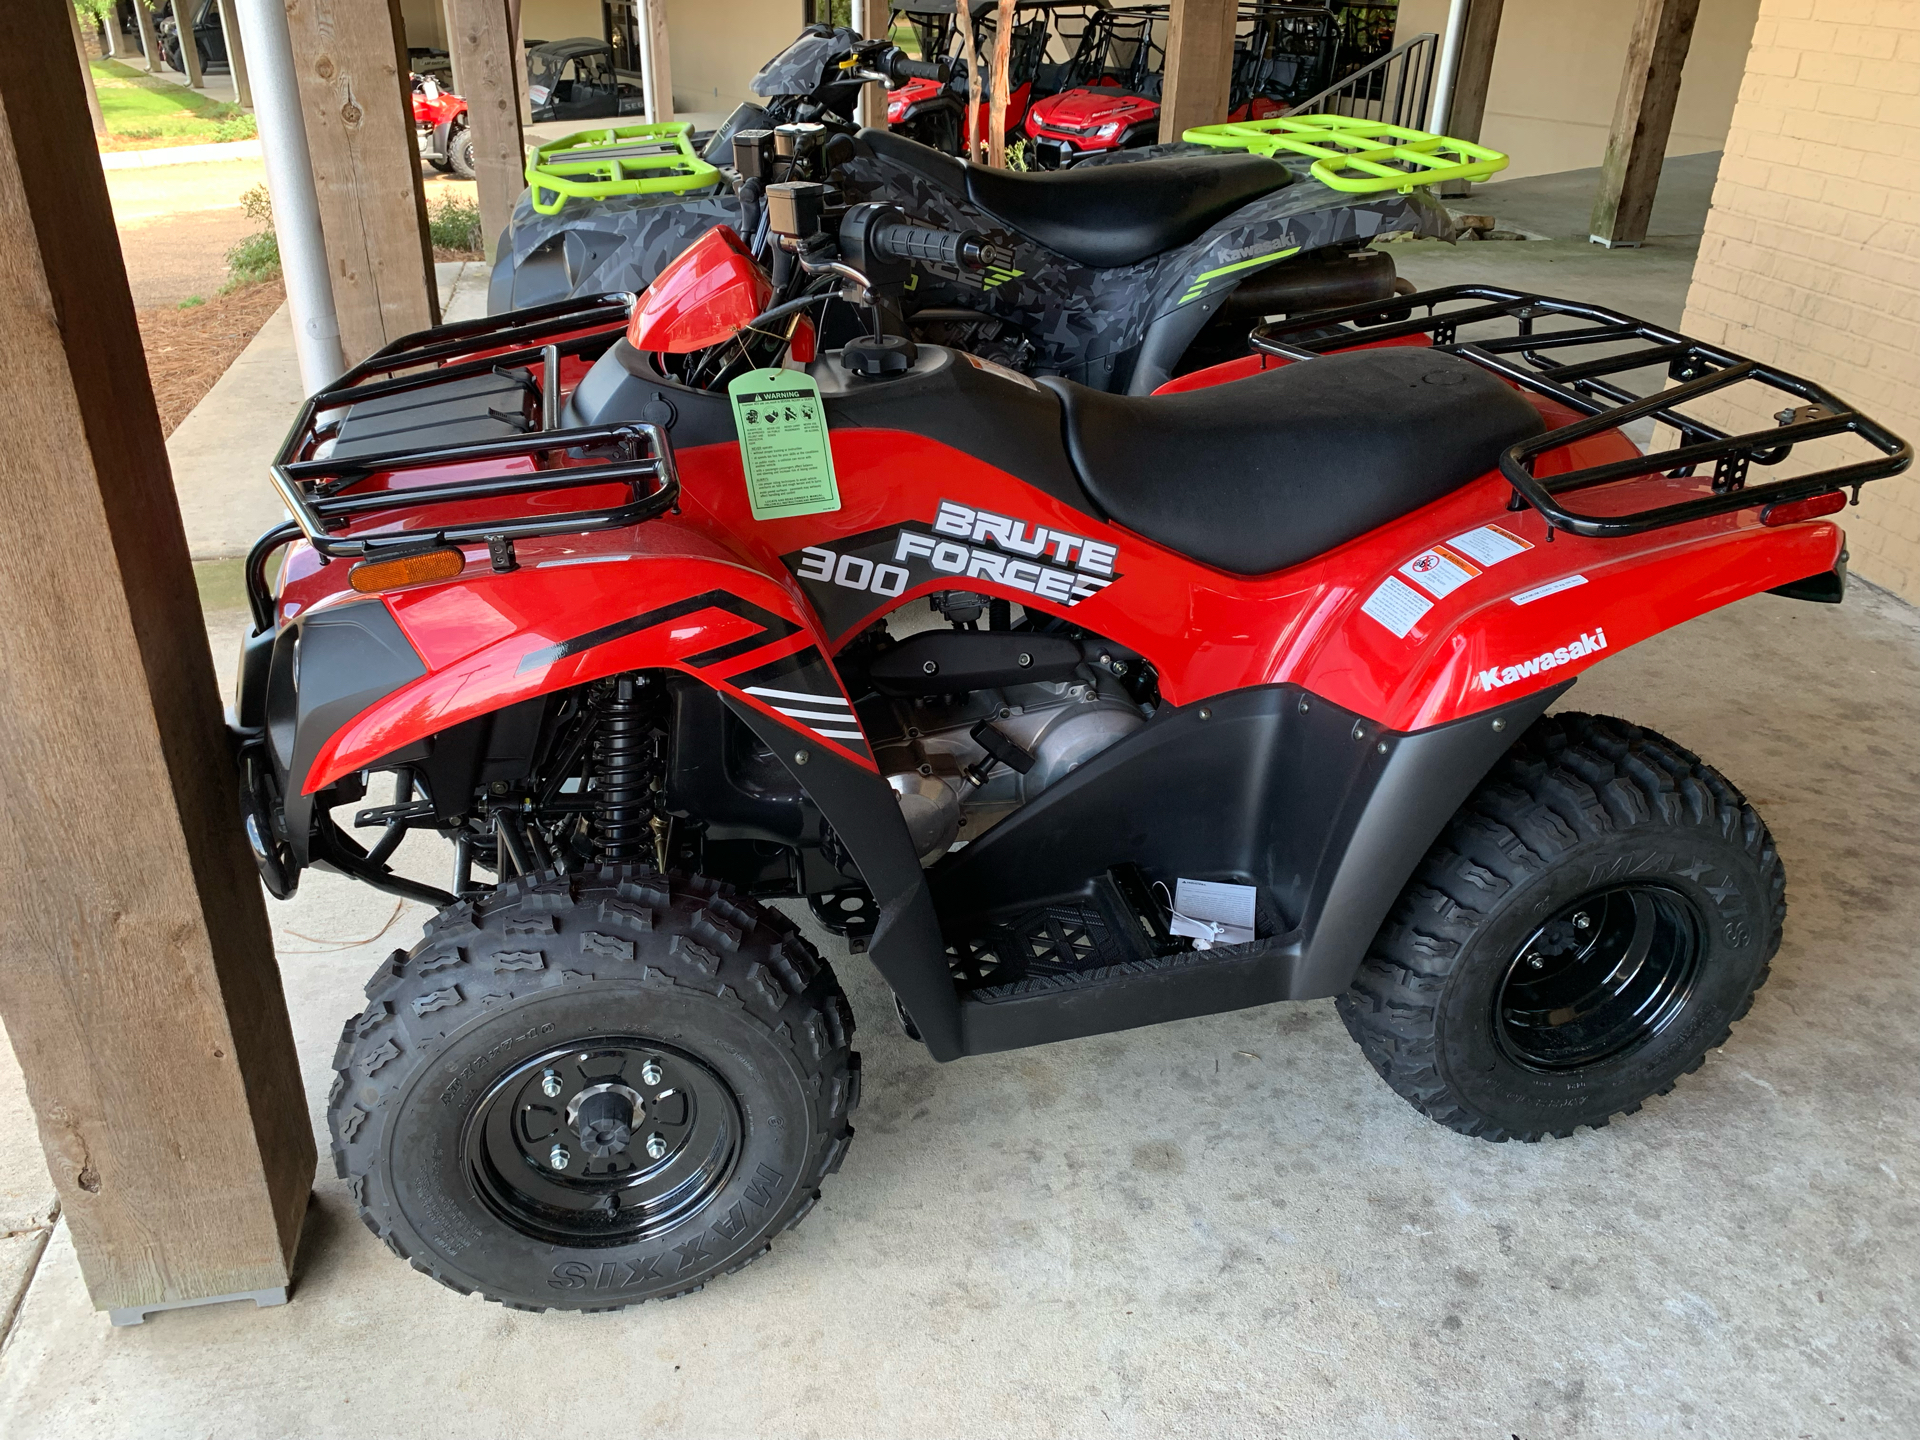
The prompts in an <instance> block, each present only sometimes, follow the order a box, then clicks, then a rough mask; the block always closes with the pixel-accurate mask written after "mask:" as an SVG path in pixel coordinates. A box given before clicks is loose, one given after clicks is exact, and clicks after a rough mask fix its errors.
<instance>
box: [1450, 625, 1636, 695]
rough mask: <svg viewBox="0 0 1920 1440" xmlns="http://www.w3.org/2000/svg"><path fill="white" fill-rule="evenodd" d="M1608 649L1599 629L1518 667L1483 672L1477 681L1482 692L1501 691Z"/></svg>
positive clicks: (1505, 667)
mask: <svg viewBox="0 0 1920 1440" xmlns="http://www.w3.org/2000/svg"><path fill="white" fill-rule="evenodd" d="M1606 648H1607V632H1606V631H1604V630H1602V629H1601V628H1600V627H1599V626H1598V625H1596V626H1594V627H1593V629H1591V630H1589V631H1587V632H1586V633H1585V634H1584V635H1582V636H1581V637H1580V638H1579V639H1578V640H1572V641H1569V642H1568V643H1567V644H1565V645H1556V646H1555V647H1554V648H1553V649H1551V650H1545V651H1542V652H1541V653H1540V654H1538V655H1536V656H1534V657H1533V658H1532V659H1531V660H1522V661H1521V662H1520V663H1519V664H1517V665H1496V666H1494V667H1493V668H1492V669H1491V670H1482V671H1481V672H1480V673H1479V674H1478V675H1476V676H1475V677H1474V679H1475V681H1476V682H1477V683H1478V684H1479V686H1480V688H1481V689H1482V690H1499V689H1503V688H1504V687H1506V686H1508V685H1512V684H1514V683H1515V682H1516V681H1520V680H1528V679H1531V678H1532V677H1533V676H1535V675H1538V674H1541V673H1542V672H1543V671H1547V670H1557V669H1559V668H1560V667H1561V666H1562V665H1569V664H1571V663H1572V662H1574V661H1575V660H1579V659H1582V658H1584V657H1586V656H1588V655H1593V654H1597V653H1598V652H1600V651H1602V650H1604V649H1606Z"/></svg>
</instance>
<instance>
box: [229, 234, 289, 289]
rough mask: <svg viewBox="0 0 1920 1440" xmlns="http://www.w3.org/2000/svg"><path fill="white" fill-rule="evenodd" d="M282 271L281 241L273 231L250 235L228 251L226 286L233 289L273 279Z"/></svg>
mask: <svg viewBox="0 0 1920 1440" xmlns="http://www.w3.org/2000/svg"><path fill="white" fill-rule="evenodd" d="M279 273H280V241H279V240H278V239H277V238H276V237H275V236H274V233H273V231H271V230H263V231H261V232H260V233H259V234H258V235H249V236H248V237H247V238H246V239H244V240H242V241H241V242H240V243H239V244H238V245H235V246H234V247H233V248H232V249H230V250H229V251H227V274H228V276H229V277H230V278H229V279H228V281H227V284H226V288H227V289H229V290H233V289H236V288H238V287H239V286H241V285H252V284H254V283H255V282H256V281H260V280H271V279H273V277H274V276H276V275H278V274H279Z"/></svg>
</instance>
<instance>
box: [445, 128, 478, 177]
mask: <svg viewBox="0 0 1920 1440" xmlns="http://www.w3.org/2000/svg"><path fill="white" fill-rule="evenodd" d="M447 168H448V169H449V170H451V171H453V173H454V174H456V175H458V176H459V177H460V178H461V179H462V180H471V179H473V176H474V164H473V131H471V130H469V129H467V127H466V126H464V125H463V126H461V127H460V129H459V130H457V131H455V132H454V136H453V138H452V139H451V140H449V141H448V142H447Z"/></svg>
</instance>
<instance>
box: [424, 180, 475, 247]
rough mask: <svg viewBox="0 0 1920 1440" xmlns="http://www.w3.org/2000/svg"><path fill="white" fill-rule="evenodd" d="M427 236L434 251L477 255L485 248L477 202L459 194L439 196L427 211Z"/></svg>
mask: <svg viewBox="0 0 1920 1440" xmlns="http://www.w3.org/2000/svg"><path fill="white" fill-rule="evenodd" d="M427 235H428V238H429V239H430V240H431V241H432V242H433V248H434V249H436V250H461V251H465V252H466V253H468V254H470V255H478V254H480V253H481V252H482V251H483V250H485V249H486V242H485V241H484V240H482V239H481V237H480V202H479V201H477V200H470V199H468V198H466V197H465V196H463V195H455V194H447V195H442V196H441V197H440V199H439V200H437V201H435V202H434V204H433V205H432V207H431V208H430V209H429V210H428V212H427Z"/></svg>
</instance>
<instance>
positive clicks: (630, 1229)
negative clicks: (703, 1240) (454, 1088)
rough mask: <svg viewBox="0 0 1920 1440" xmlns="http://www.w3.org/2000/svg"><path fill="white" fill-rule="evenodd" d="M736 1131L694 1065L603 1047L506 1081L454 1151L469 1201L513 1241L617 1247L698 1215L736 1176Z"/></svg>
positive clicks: (666, 1049) (720, 1087)
mask: <svg viewBox="0 0 1920 1440" xmlns="http://www.w3.org/2000/svg"><path fill="white" fill-rule="evenodd" d="M742 1130H743V1125H742V1119H741V1112H740V1103H739V1101H738V1100H737V1099H735V1097H734V1094H733V1091H732V1090H731V1089H730V1088H729V1087H728V1085H727V1083H726V1082H725V1081H724V1080H722V1079H721V1078H720V1077H719V1076H718V1075H717V1074H715V1073H714V1071H713V1070H712V1069H711V1068H710V1067H708V1066H707V1065H705V1064H704V1063H702V1062H701V1061H699V1060H697V1059H695V1058H694V1057H693V1056H692V1055H689V1054H687V1053H686V1052H685V1051H683V1050H678V1049H675V1048H674V1047H673V1046H670V1045H661V1044H658V1043H656V1042H654V1041H652V1040H647V1039H643V1038H639V1037H632V1038H611V1039H609V1038H601V1039H596V1040H594V1041H592V1042H591V1043H587V1044H578V1045H570V1046H565V1047H560V1048H556V1049H554V1050H551V1051H548V1052H547V1053H546V1054H544V1055H540V1056H538V1057H536V1058H535V1059H532V1060H529V1061H527V1062H525V1063H524V1064H521V1065H519V1066H516V1067H515V1068H514V1069H513V1070H511V1071H509V1072H508V1073H507V1074H505V1075H503V1076H502V1077H501V1078H500V1079H499V1080H498V1081H496V1082H495V1083H494V1085H493V1087H492V1088H491V1089H490V1090H488V1091H487V1093H486V1094H485V1095H484V1096H483V1097H482V1098H481V1100H480V1103H479V1104H478V1105H477V1106H475V1108H474V1111H473V1114H472V1116H471V1117H470V1118H469V1120H468V1124H467V1129H466V1134H465V1136H464V1139H463V1145H462V1148H463V1152H464V1155H465V1159H466V1166H467V1173H468V1176H469V1178H470V1179H471V1181H472V1183H473V1187H474V1190H475V1193H477V1194H478V1195H479V1196H480V1198H481V1199H482V1200H483V1201H484V1202H485V1203H486V1205H487V1207H488V1208H489V1209H491V1210H492V1211H493V1212H494V1213H495V1214H496V1215H498V1216H499V1217H500V1218H501V1219H502V1220H504V1221H505V1222H506V1223H507V1224H508V1225H510V1226H512V1227H513V1228H514V1229H515V1230H518V1231H519V1232H520V1233H521V1234H523V1235H527V1236H530V1237H532V1238H534V1239H538V1240H542V1241H546V1242H548V1243H551V1244H557V1245H624V1244H628V1243H630V1242H633V1241H636V1240H646V1239H651V1238H654V1237H656V1236H659V1235H663V1234H665V1233H666V1232H667V1231H669V1230H673V1229H675V1228H676V1227H678V1226H681V1225H684V1224H686V1223H687V1222H688V1221H689V1220H691V1219H693V1218H694V1217H695V1216H697V1215H698V1214H700V1212H701V1211H703V1210H704V1209H706V1207H707V1206H708V1205H709V1204H710V1203H712V1200H713V1197H714V1196H715V1195H716V1194H718V1193H719V1191H720V1189H721V1187H722V1186H724V1185H725V1184H726V1183H727V1180H728V1178H729V1177H730V1176H731V1175H732V1174H733V1171H734V1167H735V1165H736V1164H737V1163H738V1160H739V1153H740V1140H741V1135H742Z"/></svg>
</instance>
